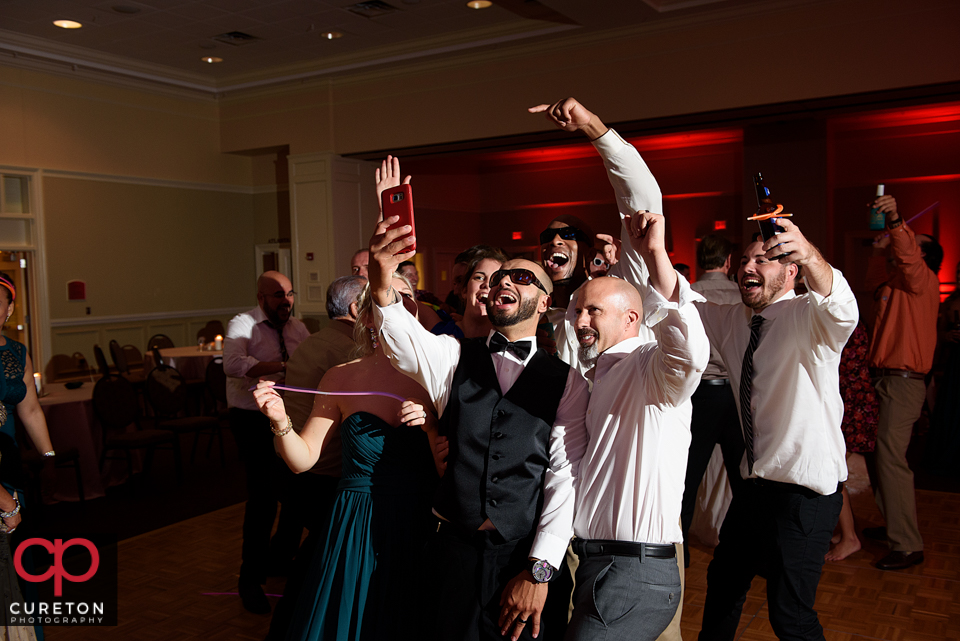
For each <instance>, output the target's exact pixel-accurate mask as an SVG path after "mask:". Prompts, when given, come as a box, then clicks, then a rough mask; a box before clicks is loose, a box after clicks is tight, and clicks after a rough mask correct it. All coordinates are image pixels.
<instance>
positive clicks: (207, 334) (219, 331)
mask: <svg viewBox="0 0 960 641" xmlns="http://www.w3.org/2000/svg"><path fill="white" fill-rule="evenodd" d="M226 333H227V332H226V331H224V329H223V323H221V322H220V321H218V320H212V321H209V322H208V323H207V324H206V325H204V326H203V327H201V328H200V329H198V330H197V338H198V339H199V338H201V337H202V338H203V340H204V341H205V342H207V343H212V342H213V341H214V339H216V338H217V336H223V335H225V334H226Z"/></svg>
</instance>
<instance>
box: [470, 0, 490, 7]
mask: <svg viewBox="0 0 960 641" xmlns="http://www.w3.org/2000/svg"><path fill="white" fill-rule="evenodd" d="M492 5H493V3H492V2H490V0H470V2H468V3H467V6H468V7H470V8H471V9H486V8H487V7H490V6H492Z"/></svg>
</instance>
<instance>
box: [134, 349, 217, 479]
mask: <svg viewBox="0 0 960 641" xmlns="http://www.w3.org/2000/svg"><path fill="white" fill-rule="evenodd" d="M146 391H147V400H149V401H150V405H151V406H152V407H153V412H154V422H155V426H156V428H157V429H159V430H169V431H171V432H173V433H175V434H176V435H177V438H178V439H179V437H180V435H181V434H189V433H193V447H192V449H191V450H190V463H191V464H193V462H194V460H195V459H196V457H197V444H198V443H199V442H200V434H201V433H203V432H208V433H209V434H210V443H211V444H212V443H213V439H214V438H218V439H220V457H221V460H223V434H222V433H221V431H220V420H219V419H218V418H217V417H215V416H187V415H186V413H187V383H186V380H185V379H184V378H183V375H182V374H181V373H180V372H179V371H177V369H176V368H174V367H170V366H169V365H164V364H162V363H161V364H160V365H158V366H157V367H155V368H153V369H152V370H150V373H149V374H147V383H146ZM207 455H208V456H209V448H208V449H207Z"/></svg>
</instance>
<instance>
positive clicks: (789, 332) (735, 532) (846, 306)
mask: <svg viewBox="0 0 960 641" xmlns="http://www.w3.org/2000/svg"><path fill="white" fill-rule="evenodd" d="M772 222H773V223H774V224H775V225H779V226H780V227H781V228H782V229H783V231H782V232H780V233H779V234H776V235H775V236H774V237H771V238H769V239H768V240H767V241H766V242H760V241H756V242H753V243H750V244H749V245H748V246H747V247H746V249H745V250H744V252H743V256H742V257H741V259H740V269H739V271H738V274H737V280H738V283H739V286H740V298H741V301H742V303H736V304H727V305H718V304H715V303H697V307H698V309H699V311H700V315H701V317H702V319H703V324H704V327H705V328H706V331H707V336H708V337H709V339H710V344H711V345H712V346H714V347H715V348H716V350H717V351H718V352H719V353H720V357H721V358H722V359H723V363H724V366H725V367H726V369H727V372H728V373H729V376H730V383H731V385H732V386H733V388H734V389H735V390H737V391H738V394H737V408H738V411H739V414H740V424H741V428H742V431H743V440H744V445H745V452H744V456H743V459H742V460H741V463H740V473H741V476H742V477H743V478H744V479H745V480H744V482H743V483H742V484H741V486H740V488H739V489H738V491H737V492H736V493H735V494H734V495H733V501H732V502H731V504H730V508H729V510H728V511H727V516H726V518H725V519H724V521H723V525H722V526H721V528H720V543H719V545H718V546H717V547H716V549H715V551H714V557H713V561H711V563H710V567H709V569H708V570H707V597H706V602H705V604H704V608H703V626H702V629H701V631H700V637H699V638H700V641H706V640H711V641H712V640H714V639H717V640H720V639H723V640H727V639H733V638H734V635H735V634H736V631H737V625H738V623H739V621H740V614H741V610H742V608H743V603H744V600H745V599H746V595H747V591H748V590H749V589H750V583H751V581H752V580H753V578H754V576H756V575H757V574H762V575H763V576H765V577H766V579H767V603H768V606H769V610H770V624H771V626H772V627H773V630H774V632H775V633H776V635H777V636H778V637H779V638H781V639H823V638H824V636H823V628H822V627H821V625H820V621H819V620H818V618H817V613H816V611H815V610H814V609H813V605H814V600H815V598H816V594H817V585H818V583H819V582H820V573H821V571H822V569H823V563H824V555H825V554H826V553H827V550H828V549H829V547H830V537H831V536H832V535H833V529H834V527H836V524H837V519H838V517H839V515H840V507H841V505H842V497H841V493H840V491H841V488H842V487H843V481H845V480H846V479H847V466H846V460H845V453H846V448H845V446H844V440H843V434H842V433H841V431H840V420H841V417H842V416H843V400H842V399H841V397H840V376H839V371H838V367H839V364H840V354H841V352H842V351H843V347H844V345H845V344H846V342H847V339H848V338H849V337H850V334H852V333H853V330H854V328H855V327H856V326H857V319H858V311H857V301H856V299H855V298H854V295H853V292H852V291H851V289H850V286H849V285H848V284H847V281H846V280H845V279H844V278H843V275H842V274H841V273H840V272H839V271H837V270H836V269H834V268H833V267H831V266H830V264H829V263H827V261H826V260H824V259H823V257H822V256H821V255H820V252H819V251H818V250H817V248H816V247H814V246H813V245H812V244H810V242H809V241H807V239H806V238H804V236H803V234H802V233H801V232H800V230H799V228H798V227H797V226H796V225H794V224H793V223H791V222H790V221H789V220H788V219H786V218H777V219H774V220H773V221H772ZM801 268H802V269H803V274H804V281H805V284H806V286H807V293H805V294H802V295H800V296H798V295H797V294H796V292H795V291H794V286H795V284H796V280H797V278H798V276H799V272H800V269H801Z"/></svg>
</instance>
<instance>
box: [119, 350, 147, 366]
mask: <svg viewBox="0 0 960 641" xmlns="http://www.w3.org/2000/svg"><path fill="white" fill-rule="evenodd" d="M120 349H122V350H123V357H124V358H125V359H126V360H127V367H129V368H130V370H131V371H137V370H140V371H143V354H141V353H140V350H139V349H137V347H136V346H135V345H124V346H123V347H121V348H120Z"/></svg>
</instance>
